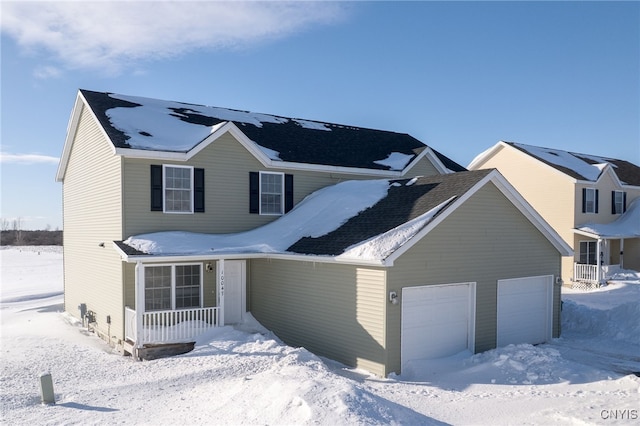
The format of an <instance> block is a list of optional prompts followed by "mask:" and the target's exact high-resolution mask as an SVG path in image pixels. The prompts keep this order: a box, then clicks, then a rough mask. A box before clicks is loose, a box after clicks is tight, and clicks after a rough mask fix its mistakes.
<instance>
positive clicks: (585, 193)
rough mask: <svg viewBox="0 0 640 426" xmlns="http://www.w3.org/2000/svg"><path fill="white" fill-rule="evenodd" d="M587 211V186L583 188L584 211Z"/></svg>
mask: <svg viewBox="0 0 640 426" xmlns="http://www.w3.org/2000/svg"><path fill="white" fill-rule="evenodd" d="M586 212H587V188H582V213H586Z"/></svg>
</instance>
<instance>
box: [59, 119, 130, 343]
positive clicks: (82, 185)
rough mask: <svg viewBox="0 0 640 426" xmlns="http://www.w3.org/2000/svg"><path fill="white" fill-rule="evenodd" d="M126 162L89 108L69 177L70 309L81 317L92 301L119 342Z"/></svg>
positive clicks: (101, 325) (104, 330)
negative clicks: (117, 244)
mask: <svg viewBox="0 0 640 426" xmlns="http://www.w3.org/2000/svg"><path fill="white" fill-rule="evenodd" d="M120 165H121V162H120V157H118V156H115V155H114V154H113V148H112V146H111V143H110V142H108V141H107V140H106V138H105V137H104V135H103V133H102V132H101V131H100V128H99V127H98V125H97V124H96V122H95V120H94V119H93V116H92V115H91V114H90V113H88V112H87V109H86V108H83V111H82V113H81V117H80V120H79V124H78V128H77V131H76V134H75V140H74V143H73V147H72V149H71V154H70V157H69V163H68V166H67V169H66V173H65V176H64V181H63V209H64V248H63V250H64V266H65V269H64V286H65V310H66V311H67V312H69V313H70V314H71V315H73V316H75V317H77V318H79V315H80V312H79V310H78V306H79V305H80V304H81V303H86V305H87V309H88V310H90V311H92V312H94V314H95V318H96V325H95V328H96V329H97V331H98V332H99V333H101V334H103V335H109V336H111V338H112V340H114V341H116V343H117V340H119V339H122V337H123V332H124V325H123V324H124V319H123V316H124V311H123V307H122V306H123V305H122V304H123V298H124V295H123V286H122V279H123V273H122V267H121V261H120V258H119V256H118V254H117V253H116V251H115V250H114V249H113V246H112V241H114V240H119V239H121V238H122V232H121V230H122V228H121V225H122V224H121V213H122V200H121V190H120V188H121V186H120ZM101 243H104V247H100V246H99V244H101ZM107 315H109V316H110V317H111V326H109V325H108V324H107V323H106V317H107Z"/></svg>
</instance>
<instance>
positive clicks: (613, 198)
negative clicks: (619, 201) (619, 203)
mask: <svg viewBox="0 0 640 426" xmlns="http://www.w3.org/2000/svg"><path fill="white" fill-rule="evenodd" d="M611 214H616V191H611Z"/></svg>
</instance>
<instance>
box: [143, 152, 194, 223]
mask: <svg viewBox="0 0 640 426" xmlns="http://www.w3.org/2000/svg"><path fill="white" fill-rule="evenodd" d="M151 210H152V211H162V212H165V213H193V212H196V213H203V212H204V169H199V168H194V167H191V166H175V165H167V164H165V165H163V166H160V165H153V164H152V165H151Z"/></svg>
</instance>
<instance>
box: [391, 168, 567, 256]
mask: <svg viewBox="0 0 640 426" xmlns="http://www.w3.org/2000/svg"><path fill="white" fill-rule="evenodd" d="M489 181H491V182H493V183H494V184H495V186H496V187H497V188H498V190H500V192H502V193H503V194H504V195H505V196H506V197H507V199H508V200H509V201H511V203H512V204H513V205H514V206H515V207H516V208H517V209H518V210H519V211H520V212H521V213H522V214H523V215H524V216H525V217H526V218H527V219H528V220H529V221H530V222H531V223H532V224H533V225H534V226H535V227H536V228H537V229H538V230H539V231H540V232H541V233H542V234H543V235H544V236H545V237H546V238H547V239H548V240H549V242H551V244H552V245H553V246H554V247H555V248H556V250H558V252H559V253H560V254H561V255H562V256H573V249H571V247H570V246H569V245H568V244H567V243H566V242H565V241H564V240H563V239H562V237H560V235H559V234H558V233H557V232H556V231H555V230H554V229H553V228H551V226H549V224H548V223H547V222H546V221H545V220H544V219H543V218H542V216H540V215H539V214H538V212H536V211H535V210H534V209H533V207H531V205H530V204H529V203H528V202H527V201H526V200H525V199H524V198H523V197H522V196H521V195H520V194H519V193H518V192H517V191H516V190H515V188H513V186H512V185H511V184H510V183H509V182H508V181H507V180H506V179H505V178H504V176H502V175H501V174H500V173H499V172H498V171H497V170H493V171H491V172H490V173H489V174H487V176H485V177H484V178H483V179H482V180H480V181H479V182H478V183H476V184H475V185H474V186H473V187H471V188H470V189H469V190H468V191H467V192H465V193H464V194H462V195H461V196H459V197H458V198H457V199H456V200H454V201H453V202H452V203H451V204H450V205H449V206H448V207H446V209H445V210H444V211H442V212H441V213H440V214H439V215H437V216H436V217H435V218H434V219H433V220H432V221H431V222H429V223H428V224H427V226H425V227H424V228H423V229H422V230H420V232H418V233H417V234H416V235H415V236H414V237H413V238H411V239H410V240H409V241H407V243H406V244H404V245H403V246H402V247H400V248H399V249H397V250H396V251H395V252H393V253H392V254H391V255H390V256H389V257H387V258H386V259H385V260H384V264H385V266H393V262H394V261H395V260H396V259H397V258H398V257H400V256H401V255H402V254H403V253H405V252H406V251H407V250H409V249H410V248H411V247H412V246H413V245H414V244H416V243H417V242H418V241H420V240H421V239H422V238H423V237H424V236H425V235H427V234H428V233H429V232H431V230H432V229H434V228H435V227H436V226H438V225H439V224H440V223H441V222H442V221H443V220H445V219H446V218H447V217H448V216H449V215H450V214H451V213H453V212H454V211H455V210H456V209H457V208H458V207H460V206H461V205H462V204H464V202H466V201H467V200H468V199H469V198H470V197H471V196H472V195H473V194H475V193H476V192H477V191H478V190H479V189H480V188H482V187H483V186H484V185H486V184H487V183H488V182H489Z"/></svg>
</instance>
